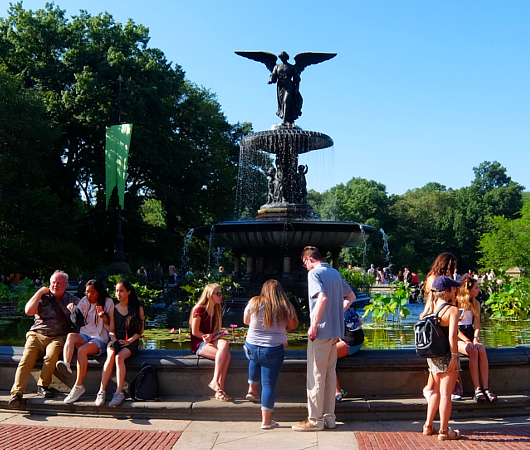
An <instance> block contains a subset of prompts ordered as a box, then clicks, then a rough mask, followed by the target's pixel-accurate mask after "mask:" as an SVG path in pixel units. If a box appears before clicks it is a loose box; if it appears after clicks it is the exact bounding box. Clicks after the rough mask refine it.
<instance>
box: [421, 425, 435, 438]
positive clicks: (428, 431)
mask: <svg viewBox="0 0 530 450" xmlns="http://www.w3.org/2000/svg"><path fill="white" fill-rule="evenodd" d="M437 432H438V430H437V429H436V428H434V425H423V435H424V436H432V435H433V434H436V433H437Z"/></svg>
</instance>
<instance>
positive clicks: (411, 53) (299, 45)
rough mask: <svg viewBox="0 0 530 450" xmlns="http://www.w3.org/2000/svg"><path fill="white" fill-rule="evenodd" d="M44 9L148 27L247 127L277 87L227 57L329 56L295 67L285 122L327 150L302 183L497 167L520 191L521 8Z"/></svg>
mask: <svg viewBox="0 0 530 450" xmlns="http://www.w3.org/2000/svg"><path fill="white" fill-rule="evenodd" d="M44 3H45V2H44V1H37V0H26V1H24V6H25V8H27V9H33V10H35V9H39V8H42V7H43V6H44ZM55 3H56V4H57V5H59V6H60V7H61V8H63V9H66V11H67V15H68V17H69V16H71V15H75V14H77V13H78V12H79V10H80V9H86V10H87V11H88V12H89V13H90V14H92V15H96V14H98V13H99V12H103V11H108V12H109V13H110V14H112V15H113V16H114V18H115V20H116V21H118V22H122V23H123V22H125V21H127V19H128V18H131V19H133V20H134V22H136V23H141V24H143V25H145V26H147V27H148V28H149V30H150V36H151V42H150V46H151V47H157V48H160V49H161V50H162V51H163V52H164V53H165V54H166V56H167V58H168V60H169V61H173V62H174V63H176V64H179V65H181V66H182V68H183V69H184V71H185V72H186V74H187V77H188V79H190V80H191V81H193V82H195V83H196V84H198V85H200V86H204V87H205V88H208V89H210V90H211V91H212V92H214V93H216V95H217V98H218V100H219V102H220V104H221V105H222V108H223V111H224V113H225V115H226V117H227V119H228V120H229V121H230V122H231V123H235V122H238V121H239V122H244V121H249V122H252V123H253V126H254V130H255V131H259V130H264V129H268V128H270V126H271V125H272V124H274V123H278V122H279V118H278V117H276V115H275V111H276V97H275V95H276V94H275V87H274V86H271V85H267V80H268V77H269V73H268V71H267V69H266V68H265V66H263V65H262V64H259V63H257V62H254V61H250V60H247V59H245V58H241V57H239V56H237V55H235V54H234V51H235V50H266V51H270V52H273V53H276V54H277V53H279V52H280V51H281V50H285V51H287V52H288V53H289V54H290V55H291V58H292V57H293V56H294V55H295V54H297V53H299V52H304V51H314V52H317V51H321V52H336V53H337V54H338V55H337V57H335V58H334V59H333V60H330V61H327V62H325V63H322V64H319V65H316V66H311V67H309V68H307V69H306V70H305V71H304V72H303V73H302V83H301V93H302V95H303V97H304V107H303V115H302V117H301V118H300V119H299V120H298V121H297V123H298V125H299V126H301V127H302V128H303V129H308V130H314V131H320V132H323V133H326V134H328V135H329V136H331V137H332V138H333V140H334V142H335V146H334V148H333V149H327V150H321V151H318V152H315V153H313V154H310V155H308V156H306V157H304V158H305V159H304V160H302V161H301V162H304V163H306V162H307V163H308V164H309V173H308V175H307V177H308V187H309V188H313V189H316V190H318V191H320V192H322V191H324V190H326V189H329V188H330V187H332V186H334V185H336V184H338V183H346V182H347V181H348V180H350V179H351V178H353V177H364V178H367V179H373V180H376V181H378V182H380V183H383V184H385V185H386V187H387V191H388V193H389V194H403V193H405V192H406V191H407V190H408V189H413V188H416V187H421V186H423V185H425V184H426V183H428V182H429V181H437V182H439V183H442V184H444V185H446V186H447V187H452V188H455V189H457V188H459V187H462V186H467V185H469V184H470V182H471V181H472V179H473V178H474V175H473V167H475V166H478V165H479V164H480V163H481V162H482V161H485V160H488V161H493V160H497V161H499V162H500V163H501V164H502V165H503V166H504V167H506V168H507V171H508V175H509V176H511V177H512V179H513V180H514V181H517V182H519V183H520V184H522V185H523V186H525V187H526V189H527V190H530V171H529V169H528V166H529V159H530V154H529V153H530V152H529V150H530V26H529V25H528V24H529V23H530V1H527V0H505V1H490V0H468V1H465V0H443V1H442V0H430V1H420V0H416V1H407V0H399V1H398V0H362V1H361V0H359V1H356V0H351V1H346V0H343V1H335V0H328V2H322V1H319V2H317V1H313V0H306V1H289V0H283V1H276V0H269V1H267V2H257V1H254V2H253V1H239V0H238V1H230V0H225V1H219V0H217V1H214V0H195V1H189V0H188V1H180V0H167V1H161V0H152V1H150V2H145V1H142V2H140V1H137V0H128V1H118V0H107V1H101V0H91V1H90V2H88V1H79V0H58V1H56V2H55ZM7 7H8V6H7V3H6V4H5V7H4V9H3V11H1V12H0V15H2V16H5V15H6V14H7Z"/></svg>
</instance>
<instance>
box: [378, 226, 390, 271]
mask: <svg viewBox="0 0 530 450" xmlns="http://www.w3.org/2000/svg"><path fill="white" fill-rule="evenodd" d="M379 231H380V232H381V235H382V236H383V251H384V252H385V256H386V262H387V264H389V263H390V249H389V248H388V236H387V235H386V233H385V230H383V229H382V228H379Z"/></svg>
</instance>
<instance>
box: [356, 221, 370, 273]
mask: <svg viewBox="0 0 530 450" xmlns="http://www.w3.org/2000/svg"><path fill="white" fill-rule="evenodd" d="M357 225H359V228H360V229H361V236H362V237H363V243H364V251H363V265H362V267H363V269H366V253H367V251H368V246H367V245H366V241H367V239H368V238H367V237H366V232H365V231H364V226H363V224H362V223H359V224H357Z"/></svg>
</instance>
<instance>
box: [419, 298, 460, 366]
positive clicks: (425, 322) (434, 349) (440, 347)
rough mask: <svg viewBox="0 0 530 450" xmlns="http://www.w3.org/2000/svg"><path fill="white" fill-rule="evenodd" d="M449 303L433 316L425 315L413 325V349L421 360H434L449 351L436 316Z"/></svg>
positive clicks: (445, 304) (447, 340)
mask: <svg viewBox="0 0 530 450" xmlns="http://www.w3.org/2000/svg"><path fill="white" fill-rule="evenodd" d="M446 306H451V304H450V303H444V304H443V305H441V306H440V307H439V308H438V309H437V310H436V311H435V312H434V313H433V314H428V315H426V316H425V317H424V318H423V319H420V320H418V322H416V324H415V325H414V347H415V348H416V354H417V355H418V356H422V357H423V358H436V357H440V356H444V355H447V353H449V352H450V351H451V347H450V346H449V339H448V338H447V335H446V334H445V333H444V332H443V330H442V327H441V326H440V319H439V318H438V314H439V313H440V311H441V310H442V309H443V308H445V307H446Z"/></svg>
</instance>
